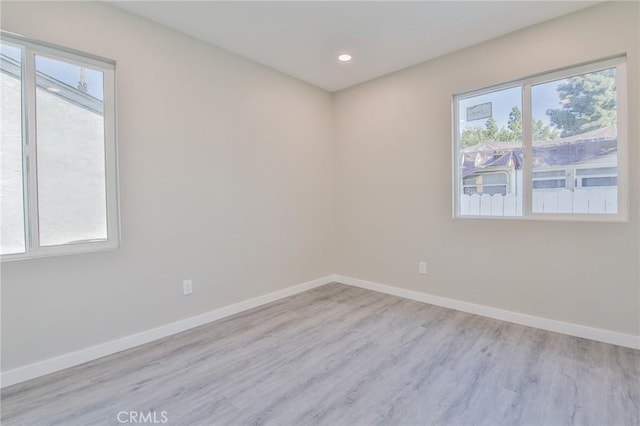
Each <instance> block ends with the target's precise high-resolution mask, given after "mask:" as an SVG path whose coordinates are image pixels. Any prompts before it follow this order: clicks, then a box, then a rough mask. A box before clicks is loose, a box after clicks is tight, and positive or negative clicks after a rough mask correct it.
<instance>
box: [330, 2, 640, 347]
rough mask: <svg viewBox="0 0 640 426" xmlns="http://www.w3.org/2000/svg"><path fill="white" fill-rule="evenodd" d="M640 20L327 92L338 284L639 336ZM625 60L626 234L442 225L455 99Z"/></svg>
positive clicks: (631, 14)
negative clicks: (402, 291)
mask: <svg viewBox="0 0 640 426" xmlns="http://www.w3.org/2000/svg"><path fill="white" fill-rule="evenodd" d="M638 16H639V8H638V3H632V2H628V3H607V4H603V5H599V6H596V7H593V8H589V9H586V10H583V11H580V12H577V13H575V14H572V15H568V16H565V17H561V18H558V19H556V20H553V21H549V22H546V23H543V24H540V25H536V26H533V27H530V28H527V29H524V30H521V31H518V32H516V33H512V34H509V35H507V36H504V37H500V38H498V39H494V40H491V41H488V42H486V43H483V44H480V45H477V46H475V47H471V48H468V49H465V50H462V51H459V52H456V53H452V54H449V55H446V56H443V57H440V58H438V59H435V60H432V61H429V62H426V63H424V64H421V65H417V66H415V67H412V68H409V69H407V70H404V71H401V72H398V73H395V74H392V75H388V76H385V77H382V78H380V79H377V80H374V81H371V82H368V83H365V84H362V85H359V86H356V87H354V88H351V89H347V90H344V91H341V92H339V93H337V94H336V95H335V98H334V117H335V132H336V149H337V151H336V181H337V182H338V185H337V187H336V190H337V193H336V207H337V213H336V218H337V222H336V227H337V228H336V229H337V236H338V238H337V247H338V250H339V258H338V267H337V271H336V272H337V273H339V274H341V275H344V276H351V277H355V278H360V279H365V280H369V281H374V282H379V283H382V284H387V285H392V286H397V287H402V288H406V289H409V290H415V291H420V292H424V293H430V294H433V295H438V296H444V297H448V298H452V299H458V300H462V301H467V302H473V303H477V304H481V305H487V306H492V307H497V308H502V309H506V310H511V311H516V312H520V313H525V314H531V315H536V316H540V317H544V318H549V319H555V320H560V321H566V322H571V323H576V324H581V325H586V326H591V327H596V328H601V329H606V330H613V331H617V332H620V333H627V334H633V335H638V334H640V311H639V309H640V308H639V307H640V293H639V287H640V285H639V271H638V265H639V260H640V253H639V239H640V238H639V237H640V230H639V218H638V213H639V212H638V204H639V201H640V200H639V198H638V190H639V189H640V188H639V186H638V181H639V175H638V167H637V164H638V159H639V149H638V145H639V136H640V135H639V130H638V123H639V120H638V117H639V115H640V110H639V105H638V93H639V89H640V88H639V81H638V80H639V79H638V76H639V73H640V70H639V68H638V66H639V64H638V59H639V39H640V37H639V34H638V25H639V22H638ZM624 52H626V53H627V54H628V75H629V82H628V84H629V116H630V117H631V119H630V120H629V152H630V159H629V161H630V165H631V167H630V170H631V173H630V181H631V182H630V184H631V185H630V192H631V200H630V212H629V221H628V223H576V222H532V221H527V222H525V221H514V220H506V221H505V220H495V219H494V220H491V219H485V220H470V219H464V220H463V219H453V218H452V206H451V204H452V202H451V199H452V195H451V176H452V171H451V96H452V94H454V93H460V92H464V91H467V90H471V89H475V88H481V87H485V86H489V85H493V84H497V83H501V82H505V81H510V80H514V79H518V78H522V77H525V76H528V75H531V74H535V73H538V72H543V71H547V70H553V69H557V68H561V67H565V66H570V65H574V64H578V63H581V62H585V61H592V60H595V59H600V58H605V57H608V56H611V55H617V54H620V53H624ZM423 259H424V260H426V261H427V262H428V274H427V275H419V274H418V262H419V261H420V260H423Z"/></svg>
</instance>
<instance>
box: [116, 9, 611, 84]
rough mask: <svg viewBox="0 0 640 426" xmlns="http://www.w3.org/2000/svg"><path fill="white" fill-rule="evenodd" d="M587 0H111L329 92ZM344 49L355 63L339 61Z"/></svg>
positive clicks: (433, 56) (450, 50)
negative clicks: (354, 0) (277, 0)
mask: <svg viewBox="0 0 640 426" xmlns="http://www.w3.org/2000/svg"><path fill="white" fill-rule="evenodd" d="M596 3H599V2H593V1H548V2H544V1H413V2H400V1H368V2H363V1H360V2H351V1H338V2H332V1H284V2H271V1H257V2H245V1H226V2H219V1H114V2H112V4H114V5H115V6H117V7H120V8H122V9H125V10H127V11H129V12H132V13H135V14H137V15H140V16H143V17H146V18H148V19H151V20H154V21H157V22H159V23H161V24H164V25H166V26H168V27H170V28H174V29H176V30H179V31H181V32H184V33H186V34H189V35H191V36H193V37H196V38H199V39H201V40H204V41H207V42H209V43H211V44H213V45H216V46H218V47H222V48H224V49H226V50H229V51H231V52H234V53H237V54H239V55H241V56H244V57H246V58H249V59H252V60H254V61H256V62H259V63H261V64H264V65H267V66H269V67H271V68H274V69H276V70H279V71H282V72H284V73H286V74H289V75H291V76H293V77H296V78H299V79H300V80H304V81H306V82H309V83H311V84H313V85H316V86H318V87H321V88H323V89H326V90H329V91H336V90H340V89H343V88H346V87H349V86H352V85H355V84H358V83H362V82H364V81H367V80H370V79H373V78H376V77H379V76H382V75H384V74H388V73H390V72H393V71H397V70H400V69H403V68H406V67H409V66H411V65H414V64H417V63H420V62H424V61H426V60H428V59H431V58H435V57H437V56H440V55H443V54H445V53H449V52H452V51H455V50H459V49H462V48H464V47H468V46H472V45H474V44H477V43H480V42H482V41H485V40H489V39H491V38H494V37H497V36H500V35H502V34H506V33H509V32H511V31H514V30H517V29H520V28H524V27H526V26H529V25H533V24H536V23H539V22H542V21H545V20H548V19H552V18H555V17H558V16H561V15H564V14H567V13H571V12H573V11H576V10H578V9H582V8H585V7H588V6H592V5H594V4H596ZM341 53H350V54H351V55H353V60H352V61H351V62H348V63H339V62H338V61H337V59H336V58H337V56H338V55H339V54H341Z"/></svg>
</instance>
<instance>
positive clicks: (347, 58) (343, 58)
mask: <svg viewBox="0 0 640 426" xmlns="http://www.w3.org/2000/svg"><path fill="white" fill-rule="evenodd" d="M338 60H339V61H340V62H349V61H350V60H351V55H349V54H347V53H343V54H342V55H340V56H338Z"/></svg>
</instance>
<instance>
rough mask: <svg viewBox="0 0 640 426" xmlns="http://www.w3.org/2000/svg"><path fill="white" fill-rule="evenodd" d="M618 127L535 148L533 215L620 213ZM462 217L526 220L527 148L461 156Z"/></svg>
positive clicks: (484, 147) (503, 146) (476, 150)
mask: <svg viewBox="0 0 640 426" xmlns="http://www.w3.org/2000/svg"><path fill="white" fill-rule="evenodd" d="M617 145H618V140H617V133H616V126H608V127H604V128H601V129H597V130H593V131H590V132H586V133H582V134H580V135H575V136H571V137H566V138H561V139H558V140H554V141H546V142H535V143H534V146H533V149H532V151H533V152H532V154H533V161H532V165H533V170H532V179H533V185H532V186H533V194H532V196H533V199H532V209H533V211H534V212H546V213H571V212H573V213H587V212H588V213H615V212H617V185H618V167H617V164H618V148H617ZM460 161H461V169H462V192H461V196H460V209H461V211H462V212H463V214H471V215H481V216H482V215H491V216H510V215H520V214H522V197H523V189H522V188H523V185H522V181H523V175H522V164H523V161H522V144H521V143H519V142H486V143H482V144H479V145H474V146H471V147H467V148H465V149H463V150H461V157H460Z"/></svg>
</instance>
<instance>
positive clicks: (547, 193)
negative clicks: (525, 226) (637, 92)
mask: <svg viewBox="0 0 640 426" xmlns="http://www.w3.org/2000/svg"><path fill="white" fill-rule="evenodd" d="M625 72H626V63H625V58H624V57H620V58H614V59H609V60H605V61H600V62H596V63H591V64H587V65H581V66H576V67H573V68H569V69H564V70H561V71H556V72H551V73H546V74H543V75H537V76H534V77H530V78H526V79H523V80H520V81H516V82H512V83H507V84H503V85H500V86H497V87H493V88H488V89H483V90H477V91H474V92H470V93H465V94H461V95H456V96H454V99H453V102H454V108H453V111H454V117H453V119H454V129H455V130H454V150H453V152H454V209H455V212H454V213H455V216H456V217H483V216H492V217H496V216H497V217H525V218H536V219H589V220H598V219H603V220H624V219H625V218H626V209H627V193H626V191H627V188H626V170H627V167H626V166H627V161H628V160H627V156H626V109H625V106H626V105H625V102H626V89H625V88H626V86H625V84H626V74H625Z"/></svg>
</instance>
